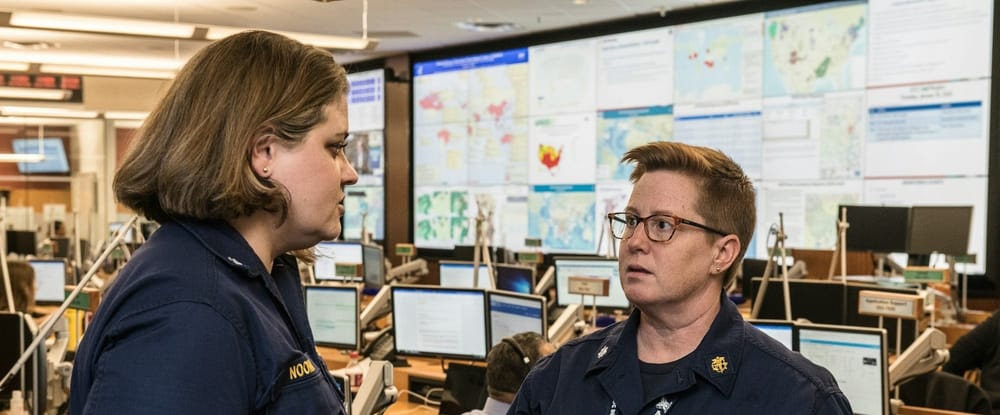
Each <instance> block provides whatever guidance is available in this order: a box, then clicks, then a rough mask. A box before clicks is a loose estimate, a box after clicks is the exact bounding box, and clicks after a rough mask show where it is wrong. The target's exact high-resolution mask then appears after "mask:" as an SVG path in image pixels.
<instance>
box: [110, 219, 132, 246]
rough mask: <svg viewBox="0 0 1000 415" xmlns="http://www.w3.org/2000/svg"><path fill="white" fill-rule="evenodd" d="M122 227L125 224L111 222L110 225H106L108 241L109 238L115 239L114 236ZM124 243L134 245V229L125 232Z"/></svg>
mask: <svg viewBox="0 0 1000 415" xmlns="http://www.w3.org/2000/svg"><path fill="white" fill-rule="evenodd" d="M122 226H125V222H111V223H108V240H109V241H110V240H111V238H114V237H115V234H116V233H118V230H119V229H121V228H122ZM125 242H126V243H134V242H135V229H134V228H133V229H129V230H128V231H126V232H125Z"/></svg>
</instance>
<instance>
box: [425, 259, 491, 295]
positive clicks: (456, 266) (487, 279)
mask: <svg viewBox="0 0 1000 415" xmlns="http://www.w3.org/2000/svg"><path fill="white" fill-rule="evenodd" d="M438 266H439V268H438V271H439V272H438V275H439V276H440V277H441V286H442V287H453V288H481V289H484V290H488V289H491V288H493V277H492V276H491V275H490V271H489V268H488V267H487V266H486V264H485V263H480V264H479V284H478V285H475V284H474V282H473V277H474V275H473V270H474V269H475V264H474V263H472V262H469V261H439V262H438Z"/></svg>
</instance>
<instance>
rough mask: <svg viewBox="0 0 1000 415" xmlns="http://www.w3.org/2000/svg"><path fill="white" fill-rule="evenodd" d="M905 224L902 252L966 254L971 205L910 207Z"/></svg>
mask: <svg viewBox="0 0 1000 415" xmlns="http://www.w3.org/2000/svg"><path fill="white" fill-rule="evenodd" d="M909 225H910V226H909V232H908V235H909V238H908V239H907V241H906V252H908V253H910V254H930V253H935V252H936V253H939V254H945V255H965V254H968V253H969V232H970V231H971V229H972V206H913V207H912V208H910V224H909Z"/></svg>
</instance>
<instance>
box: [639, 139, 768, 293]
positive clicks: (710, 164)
mask: <svg viewBox="0 0 1000 415" xmlns="http://www.w3.org/2000/svg"><path fill="white" fill-rule="evenodd" d="M622 162H623V163H629V162H634V163H635V170H633V171H632V176H631V180H632V182H633V183H635V182H636V181H638V180H639V178H640V177H642V175H643V174H645V173H646V172H648V171H656V170H669V171H676V172H680V173H684V174H687V175H690V176H691V177H692V178H694V179H695V180H697V181H698V182H699V184H700V186H699V189H701V192H700V194H699V198H698V200H697V201H696V202H695V210H696V211H697V212H698V214H699V215H701V216H702V217H704V218H705V222H706V223H705V225H707V226H710V227H713V228H715V229H719V230H721V231H723V232H727V233H731V234H735V235H736V236H737V237H738V238H739V240H740V252H739V256H737V257H736V259H735V260H734V261H733V265H732V266H730V267H729V269H728V270H726V274H725V277H724V278H723V281H722V286H723V287H728V286H729V284H731V283H732V282H733V280H734V279H735V278H736V271H737V268H738V264H739V263H740V260H741V259H743V255H745V254H746V252H747V247H748V245H749V243H750V238H751V237H752V236H753V230H754V226H755V225H756V222H757V207H756V206H757V205H756V200H755V192H754V189H753V183H751V182H750V178H749V177H747V175H746V174H745V173H743V169H742V168H740V166H739V165H738V164H736V162H734V161H733V159H731V158H729V156H727V155H725V154H723V153H722V152H721V151H719V150H715V149H711V148H707V147H699V146H693V145H689V144H684V143H678V142H668V141H658V142H653V143H649V144H645V145H642V146H639V147H636V148H633V149H631V150H629V151H628V152H627V153H625V156H624V157H622Z"/></svg>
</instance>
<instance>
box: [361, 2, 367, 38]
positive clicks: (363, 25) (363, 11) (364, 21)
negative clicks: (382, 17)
mask: <svg viewBox="0 0 1000 415" xmlns="http://www.w3.org/2000/svg"><path fill="white" fill-rule="evenodd" d="M361 38H362V39H364V40H368V0H363V1H362V2H361Z"/></svg>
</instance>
